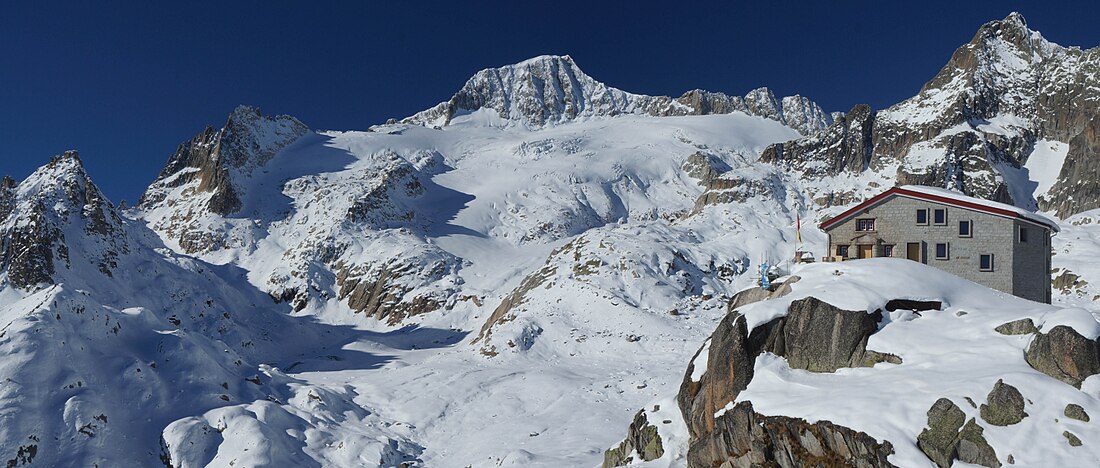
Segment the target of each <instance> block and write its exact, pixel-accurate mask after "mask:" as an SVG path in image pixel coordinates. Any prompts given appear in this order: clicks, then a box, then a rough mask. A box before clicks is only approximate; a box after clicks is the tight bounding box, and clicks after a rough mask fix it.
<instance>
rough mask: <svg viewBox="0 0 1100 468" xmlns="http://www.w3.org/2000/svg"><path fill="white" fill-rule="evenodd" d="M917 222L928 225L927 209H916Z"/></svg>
mask: <svg viewBox="0 0 1100 468" xmlns="http://www.w3.org/2000/svg"><path fill="white" fill-rule="evenodd" d="M917 224H921V225H925V226H927V225H928V209H927V208H920V209H918V210H917Z"/></svg>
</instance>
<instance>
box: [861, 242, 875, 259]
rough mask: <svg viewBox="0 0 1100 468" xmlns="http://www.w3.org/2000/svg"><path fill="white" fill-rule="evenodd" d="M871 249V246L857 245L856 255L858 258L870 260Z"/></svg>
mask: <svg viewBox="0 0 1100 468" xmlns="http://www.w3.org/2000/svg"><path fill="white" fill-rule="evenodd" d="M872 247H874V246H873V245H871V244H860V245H859V252H857V254H858V255H859V258H871V257H872V255H871V248H872Z"/></svg>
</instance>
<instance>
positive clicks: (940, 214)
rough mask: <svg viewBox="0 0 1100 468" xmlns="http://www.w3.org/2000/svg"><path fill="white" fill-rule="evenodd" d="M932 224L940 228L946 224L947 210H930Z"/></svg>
mask: <svg viewBox="0 0 1100 468" xmlns="http://www.w3.org/2000/svg"><path fill="white" fill-rule="evenodd" d="M932 223H933V224H938V225H940V226H943V225H946V224H947V209H946V208H936V209H934V210H932Z"/></svg>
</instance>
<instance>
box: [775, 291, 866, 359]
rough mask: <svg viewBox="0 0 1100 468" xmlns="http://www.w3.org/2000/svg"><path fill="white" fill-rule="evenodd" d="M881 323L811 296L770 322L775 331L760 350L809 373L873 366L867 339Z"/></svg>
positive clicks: (793, 304)
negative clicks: (868, 353)
mask: <svg viewBox="0 0 1100 468" xmlns="http://www.w3.org/2000/svg"><path fill="white" fill-rule="evenodd" d="M881 320H882V314H881V313H879V312H875V313H873V314H868V313H867V312H865V311H852V310H842V309H838V308H836V307H833V306H832V305H830V304H827V303H825V302H822V301H820V300H818V299H817V298H814V297H809V298H806V299H800V300H797V301H794V302H792V303H791V307H790V308H789V309H788V311H787V316H786V317H784V318H781V319H779V320H778V322H772V323H774V324H775V325H774V327H775V329H774V331H772V332H770V333H769V340H768V341H767V342H766V343H765V345H764V350H765V351H770V352H772V353H775V354H777V355H779V356H783V357H786V358H787V361H788V362H790V365H791V367H793V368H796V369H806V370H809V371H813V372H835V371H836V370H837V369H839V368H841V367H860V366H868V365H874V364H875V362H873V358H872V357H871V356H868V355H867V338H868V337H870V336H871V334H872V333H874V332H875V331H876V330H877V329H878V322H879V321H881ZM770 325H771V324H769V325H765V326H764V328H765V329H767V328H769V326H770ZM868 359H871V361H872V362H868Z"/></svg>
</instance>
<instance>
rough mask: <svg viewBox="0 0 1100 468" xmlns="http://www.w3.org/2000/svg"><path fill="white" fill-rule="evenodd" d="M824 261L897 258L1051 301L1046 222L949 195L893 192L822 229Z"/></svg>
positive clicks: (927, 190) (928, 190) (1049, 224)
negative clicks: (825, 237) (825, 238)
mask: <svg viewBox="0 0 1100 468" xmlns="http://www.w3.org/2000/svg"><path fill="white" fill-rule="evenodd" d="M821 229H822V230H823V231H825V233H826V234H828V236H829V252H828V255H826V257H825V259H826V260H827V261H842V260H850V259H858V258H870V257H897V258H907V259H909V260H913V261H917V262H921V263H926V264H928V265H931V266H934V267H936V268H939V269H941V270H944V271H947V272H950V273H953V274H955V275H958V276H960V277H963V278H965V279H968V280H970V281H973V282H975V283H979V284H982V285H985V286H988V287H990V288H993V289H997V290H999V291H1004V292H1006V293H1009V294H1013V295H1016V296H1019V297H1022V298H1025V299H1030V300H1033V301H1037V302H1045V303H1050V294H1051V291H1050V256H1051V247H1050V236H1051V235H1052V233H1054V232H1058V225H1057V224H1056V223H1055V222H1054V221H1052V220H1051V219H1049V218H1047V217H1045V216H1042V215H1039V214H1036V213H1032V212H1029V211H1026V210H1022V209H1020V208H1017V207H1015V206H1012V205H1006V204H1004V203H997V202H992V201H989V200H982V199H979V198H973V197H968V196H965V195H962V194H960V193H957V192H952V191H949V190H944V189H939V188H933V187H923V186H915V185H907V186H903V187H894V188H892V189H890V190H887V191H885V192H883V193H881V194H879V195H877V196H875V197H874V198H871V199H870V200H867V201H865V202H863V203H860V204H859V205H857V206H856V207H854V208H852V209H850V210H848V211H845V212H844V213H841V214H840V215H838V216H836V217H834V218H832V219H829V220H827V221H825V222H824V223H822V224H821Z"/></svg>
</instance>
